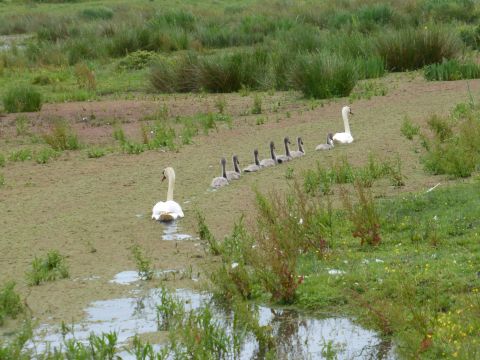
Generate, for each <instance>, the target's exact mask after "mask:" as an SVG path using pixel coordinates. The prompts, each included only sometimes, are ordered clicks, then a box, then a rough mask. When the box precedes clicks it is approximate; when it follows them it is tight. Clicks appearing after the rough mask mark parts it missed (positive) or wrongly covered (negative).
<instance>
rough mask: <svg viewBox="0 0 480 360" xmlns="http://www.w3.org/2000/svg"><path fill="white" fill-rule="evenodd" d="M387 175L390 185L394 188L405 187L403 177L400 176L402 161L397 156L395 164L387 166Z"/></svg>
mask: <svg viewBox="0 0 480 360" xmlns="http://www.w3.org/2000/svg"><path fill="white" fill-rule="evenodd" d="M388 172H389V175H390V181H391V183H392V185H393V186H394V187H396V188H398V187H402V186H405V176H404V175H403V174H402V161H401V159H400V156H397V158H396V161H395V164H393V165H391V166H389V171H388Z"/></svg>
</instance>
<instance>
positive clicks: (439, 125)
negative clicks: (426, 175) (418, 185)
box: [422, 109, 480, 177]
mask: <svg viewBox="0 0 480 360" xmlns="http://www.w3.org/2000/svg"><path fill="white" fill-rule="evenodd" d="M478 118H479V114H478V111H475V110H472V109H471V110H470V111H469V112H468V114H466V115H465V117H463V118H460V119H457V120H456V122H453V121H452V120H451V119H446V118H439V117H438V116H432V117H431V118H430V119H429V121H428V124H429V127H430V130H431V134H430V135H427V134H422V145H423V147H424V149H425V154H424V155H423V157H422V162H423V165H424V167H425V169H426V170H427V171H429V172H431V173H433V174H447V175H451V176H453V177H468V176H470V175H471V174H472V172H473V171H475V170H476V169H478V168H479V166H480V144H479V143H478V138H479V136H480V123H479V121H478Z"/></svg>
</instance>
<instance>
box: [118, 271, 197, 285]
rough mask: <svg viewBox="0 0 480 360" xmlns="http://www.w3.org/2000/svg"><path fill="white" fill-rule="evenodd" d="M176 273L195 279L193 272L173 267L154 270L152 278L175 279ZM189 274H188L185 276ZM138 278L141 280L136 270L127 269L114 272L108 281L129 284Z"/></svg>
mask: <svg viewBox="0 0 480 360" xmlns="http://www.w3.org/2000/svg"><path fill="white" fill-rule="evenodd" d="M177 275H178V277H180V278H182V277H189V278H191V279H192V280H195V278H193V274H189V273H188V272H187V271H185V270H174V269H169V270H156V271H154V278H157V279H161V280H169V279H170V278H173V279H175V277H176V276H177ZM187 275H189V276H187ZM140 280H143V279H142V277H141V276H140V275H139V274H138V271H135V270H127V271H122V272H119V273H118V274H116V275H115V276H114V277H113V279H112V280H109V283H112V284H119V285H130V284H133V283H136V282H138V281H140Z"/></svg>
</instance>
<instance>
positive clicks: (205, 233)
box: [196, 211, 221, 255]
mask: <svg viewBox="0 0 480 360" xmlns="http://www.w3.org/2000/svg"><path fill="white" fill-rule="evenodd" d="M196 215H197V228H198V230H197V233H198V236H199V237H200V240H204V241H207V244H208V246H209V249H210V252H211V253H212V254H213V255H220V253H221V245H220V244H219V242H218V241H217V239H215V237H214V236H213V234H212V233H211V231H210V229H209V228H208V225H207V223H206V222H205V216H203V214H202V213H201V212H200V211H197V212H196Z"/></svg>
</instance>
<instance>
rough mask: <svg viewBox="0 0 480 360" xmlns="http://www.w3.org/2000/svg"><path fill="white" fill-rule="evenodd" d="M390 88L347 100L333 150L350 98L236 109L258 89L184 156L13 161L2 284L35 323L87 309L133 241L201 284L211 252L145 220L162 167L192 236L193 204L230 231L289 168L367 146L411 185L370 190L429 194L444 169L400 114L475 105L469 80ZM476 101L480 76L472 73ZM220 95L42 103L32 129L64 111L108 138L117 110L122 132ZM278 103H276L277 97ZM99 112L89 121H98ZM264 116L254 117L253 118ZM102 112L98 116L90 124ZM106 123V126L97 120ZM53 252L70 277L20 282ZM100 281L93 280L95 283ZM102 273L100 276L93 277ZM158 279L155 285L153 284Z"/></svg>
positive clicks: (0, 227) (2, 235)
mask: <svg viewBox="0 0 480 360" xmlns="http://www.w3.org/2000/svg"><path fill="white" fill-rule="evenodd" d="M383 81H385V82H387V83H388V86H389V88H390V90H389V93H388V94H387V95H386V96H383V97H374V98H372V99H371V100H359V101H355V102H354V103H353V104H352V109H353V111H354V113H355V115H354V117H353V118H352V119H351V128H352V133H353V136H354V138H355V142H354V143H353V144H351V145H348V146H338V147H337V148H335V150H334V151H330V152H321V153H318V152H314V151H313V149H314V148H315V146H316V145H317V144H319V143H322V142H324V141H325V139H324V138H325V135H326V133H327V132H329V131H332V132H335V131H343V130H342V129H343V124H342V121H341V116H340V109H341V107H342V105H344V104H345V103H347V102H348V99H338V100H336V101H332V102H330V103H325V104H324V105H323V106H320V105H319V103H312V102H310V101H308V100H302V99H300V98H299V97H298V94H295V93H278V94H275V95H273V96H270V95H265V97H264V102H263V108H264V113H263V114H262V115H255V116H253V115H248V116H241V114H243V113H246V112H247V111H248V110H249V109H250V108H251V106H252V98H253V97H252V96H248V97H241V96H240V95H237V94H233V95H224V97H225V100H226V103H227V107H226V112H227V113H228V114H231V115H232V116H233V117H234V126H233V129H231V130H230V129H228V128H227V127H222V128H220V129H219V131H218V132H216V131H212V132H210V134H209V135H208V136H204V135H200V136H197V137H195V138H194V144H193V145H189V146H184V147H182V148H181V149H180V150H179V151H178V152H168V151H167V152H163V151H148V152H145V153H142V154H140V155H126V154H110V155H107V156H105V157H103V158H99V159H87V158H86V156H85V155H84V154H83V153H82V152H70V153H68V154H66V155H62V157H61V158H60V159H58V160H56V161H53V162H50V163H49V164H46V165H37V164H35V163H33V162H31V161H30V162H25V163H8V164H7V165H6V167H5V168H2V169H1V171H2V173H3V174H4V176H5V178H6V181H7V184H6V185H5V186H3V187H0V268H1V269H2V271H1V273H0V282H4V281H6V280H9V279H13V280H15V281H16V282H17V284H18V285H17V286H18V288H19V290H20V291H21V292H22V295H23V296H26V302H27V303H28V305H29V307H30V308H31V310H32V312H33V315H34V316H35V317H36V318H37V319H38V320H39V321H40V322H42V323H43V322H50V323H59V322H60V321H62V320H66V321H72V320H73V321H78V320H79V319H81V318H82V316H83V309H84V308H85V307H86V306H87V304H89V303H90V302H91V301H94V300H104V299H109V298H113V297H119V296H121V295H123V294H126V293H127V292H128V291H129V290H131V285H118V284H114V283H110V282H109V280H111V279H112V278H113V277H114V276H115V274H117V273H119V272H121V271H125V270H135V263H134V261H133V259H132V257H131V251H130V247H131V246H132V245H133V244H134V243H138V244H140V245H141V246H142V248H144V249H145V250H146V251H147V253H148V254H149V255H150V256H151V257H152V259H153V261H154V265H155V267H156V268H157V269H159V270H166V269H189V272H190V271H191V273H195V274H198V273H200V282H195V281H192V280H189V279H183V280H178V279H175V280H173V279H170V280H169V281H167V285H171V286H172V287H178V286H186V287H195V286H198V284H199V283H201V282H202V280H206V279H208V276H209V269H210V268H211V266H212V264H214V263H215V262H216V260H215V259H214V258H212V257H209V256H208V255H206V254H205V252H204V250H203V248H202V246H199V245H198V241H163V240H162V239H161V238H162V233H163V227H162V225H161V224H158V223H156V222H154V221H152V220H151V219H150V214H151V208H152V206H153V205H154V203H155V202H157V201H159V200H163V199H164V198H165V197H166V186H167V185H166V183H161V182H160V177H161V172H162V169H163V168H164V167H166V166H173V167H174V168H175V171H176V174H177V182H176V187H175V194H174V197H175V200H177V201H178V202H179V203H180V204H181V205H182V207H183V209H184V212H185V218H184V219H182V220H181V221H180V222H179V225H180V227H181V231H182V232H184V233H189V234H194V233H195V214H194V210H195V209H199V210H200V211H202V212H203V213H204V214H205V216H206V219H207V222H208V224H209V225H210V227H211V229H212V230H213V231H214V233H215V234H216V235H217V236H219V237H220V238H221V237H222V236H224V235H225V234H227V233H228V232H229V231H230V230H231V226H232V223H233V222H234V221H235V220H236V219H238V217H239V216H240V215H241V214H245V215H246V218H247V222H249V221H253V215H254V204H253V198H254V195H253V191H252V189H254V188H257V189H259V190H260V191H268V190H272V189H277V190H280V189H285V188H286V187H287V186H288V183H289V182H288V181H287V180H286V179H285V173H286V169H287V167H290V168H292V169H293V172H294V174H295V175H297V176H298V175H300V174H301V173H302V171H304V170H305V169H308V168H311V167H314V166H316V163H317V162H320V163H321V164H324V165H325V166H328V165H329V164H331V163H332V162H333V161H334V160H335V159H337V158H340V157H342V156H347V157H348V159H349V161H350V162H351V163H353V164H358V165H359V164H362V163H364V162H365V161H366V160H367V156H368V153H369V152H372V153H374V154H375V155H377V156H378V157H379V158H393V157H395V156H397V154H398V155H399V156H400V158H401V160H402V167H403V173H404V175H406V177H407V178H406V186H405V187H403V188H400V189H394V188H393V187H392V186H390V184H389V183H388V182H386V181H382V182H380V183H379V185H377V186H376V187H375V188H374V191H375V193H376V195H377V196H391V195H394V194H398V193H400V192H411V191H422V190H426V189H427V188H429V187H431V186H433V185H435V184H436V183H438V182H442V183H445V181H446V180H445V179H444V178H441V177H433V176H429V175H427V174H425V173H424V171H423V169H422V166H421V164H420V162H419V154H416V153H415V152H414V151H413V150H414V148H415V147H419V145H418V144H416V145H415V144H414V143H412V142H410V141H408V140H406V139H405V138H404V137H402V136H401V134H400V126H401V123H402V120H403V118H404V116H408V117H410V119H411V120H412V121H413V122H416V123H419V124H421V125H422V126H424V125H425V120H426V117H427V116H428V115H430V114H432V113H439V114H445V113H447V112H448V111H450V110H451V109H452V107H453V106H454V105H455V104H457V103H458V102H466V101H468V92H467V83H466V82H465V81H457V82H448V83H447V82H432V83H428V82H425V81H424V80H422V79H418V78H407V77H405V76H402V77H397V76H389V77H388V78H386V79H384V80H383ZM470 89H471V91H472V94H473V96H474V98H475V99H478V95H479V92H480V81H470ZM218 96H219V95H201V96H200V95H172V96H166V97H160V98H159V99H156V100H151V101H147V100H145V101H139V102H135V101H105V102H92V103H69V104H50V105H45V106H44V108H43V109H42V111H41V112H40V113H37V114H28V116H29V117H30V118H32V119H33V121H34V123H35V126H34V129H39V130H41V129H43V128H46V127H47V126H48V121H47V119H48V118H49V117H50V116H52V115H57V116H63V117H66V118H67V119H68V120H69V121H70V122H71V123H72V125H73V127H74V128H75V130H76V131H77V132H78V134H79V136H80V137H81V139H82V141H84V142H85V143H89V142H90V143H109V142H112V141H113V140H112V138H111V133H112V127H111V124H110V123H109V121H107V120H105V119H109V118H117V120H118V119H120V120H121V122H123V123H124V126H125V128H126V131H127V133H129V134H133V135H138V129H139V127H140V125H139V119H140V118H141V117H142V116H144V115H146V114H150V113H152V112H154V111H156V110H158V109H159V108H160V107H162V106H163V104H164V103H165V104H166V106H167V108H168V109H169V115H170V116H177V115H192V114H195V113H198V112H207V111H215V107H214V104H215V100H216V99H217V98H218ZM279 103H280V104H279ZM92 114H93V117H92ZM259 116H264V117H265V118H266V122H265V124H263V125H256V121H257V118H258V117H259ZM84 117H88V118H89V119H93V118H95V121H96V123H95V124H92V123H91V120H83V118H84ZM14 119H15V115H8V116H4V117H1V118H0V124H1V125H0V131H1V133H0V152H2V153H4V154H8V152H9V151H10V149H11V148H12V147H15V146H17V140H16V139H15V135H14V134H15V126H14V124H13V123H14ZM102 119H103V120H105V121H103V122H101V123H99V122H100V120H102ZM286 135H288V136H290V138H291V139H292V140H293V139H295V138H296V136H298V135H301V136H302V137H303V139H304V142H305V144H306V150H307V155H306V156H305V157H304V158H302V159H298V160H295V161H293V162H290V163H288V164H287V165H281V166H276V167H275V168H269V169H266V170H264V171H262V172H260V173H256V174H250V175H244V176H242V179H241V180H240V181H237V182H234V183H232V184H231V185H229V186H228V187H226V188H223V189H221V190H218V191H215V192H211V191H209V189H208V187H209V184H210V181H211V179H212V178H213V177H215V176H218V174H219V171H220V166H219V159H220V157H221V156H226V157H230V156H231V155H232V154H233V153H236V154H238V155H239V157H240V161H241V162H242V165H247V164H249V163H251V162H252V160H253V159H252V150H253V149H254V148H255V147H258V149H259V151H260V154H261V155H260V156H261V158H264V157H267V155H268V154H267V144H268V142H269V141H270V140H274V141H275V142H276V144H277V149H278V152H279V153H281V152H282V146H281V144H282V143H281V140H282V138H283V137H284V136H286ZM51 249H58V250H59V251H60V252H61V253H62V254H64V255H66V256H67V257H68V258H67V261H68V264H69V266H70V274H71V278H70V279H66V280H61V281H56V282H52V283H47V284H43V285H41V286H36V287H28V286H27V285H26V284H25V276H24V275H25V272H26V271H27V270H28V269H29V267H30V263H31V261H32V260H33V258H34V257H35V256H39V255H43V254H44V253H46V252H47V251H48V250H51ZM91 277H95V278H94V279H93V280H88V279H89V278H91ZM97 277H98V278H97ZM159 282H160V281H159V280H155V281H153V282H152V284H151V285H152V286H158V285H159Z"/></svg>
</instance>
